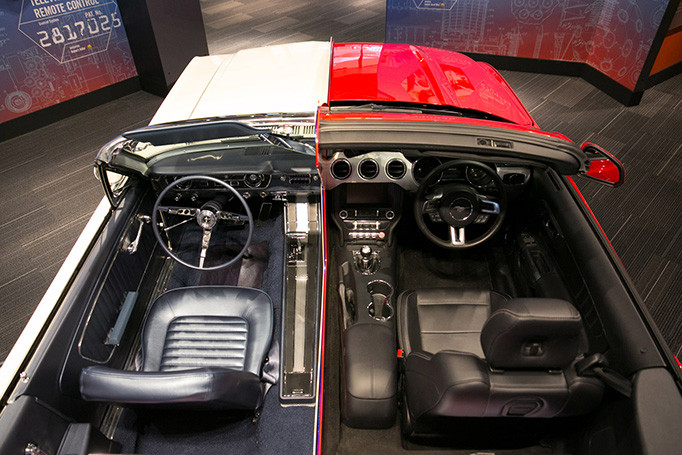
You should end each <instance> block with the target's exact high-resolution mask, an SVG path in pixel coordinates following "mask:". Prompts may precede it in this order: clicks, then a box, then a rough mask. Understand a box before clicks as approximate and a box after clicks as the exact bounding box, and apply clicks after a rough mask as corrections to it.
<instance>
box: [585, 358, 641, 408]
mask: <svg viewBox="0 0 682 455" xmlns="http://www.w3.org/2000/svg"><path fill="white" fill-rule="evenodd" d="M575 369H576V372H577V373H578V376H590V375H592V376H596V377H598V378H599V379H601V380H602V381H603V382H604V384H606V385H608V386H609V387H611V388H612V389H613V390H615V391H617V392H619V393H620V394H622V395H625V396H626V397H628V398H630V396H631V395H632V381H630V380H629V379H628V378H626V377H625V376H623V375H622V374H620V373H618V372H617V371H615V370H612V369H611V368H609V361H608V360H607V359H606V357H605V356H604V354H601V353H596V354H590V355H588V356H585V358H584V359H582V360H580V361H578V362H577V363H576V364H575Z"/></svg>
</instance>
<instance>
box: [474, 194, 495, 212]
mask: <svg viewBox="0 0 682 455" xmlns="http://www.w3.org/2000/svg"><path fill="white" fill-rule="evenodd" d="M478 201H479V203H480V204H481V209H480V210H481V213H488V214H490V215H499V214H500V203H499V202H497V201H495V200H493V199H492V198H490V197H489V196H482V195H479V196H478Z"/></svg>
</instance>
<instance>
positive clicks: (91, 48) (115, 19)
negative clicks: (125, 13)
mask: <svg viewBox="0 0 682 455" xmlns="http://www.w3.org/2000/svg"><path fill="white" fill-rule="evenodd" d="M136 75H137V72H136V70H135V63H134V62H133V58H132V54H131V52H130V47H129V46H128V39H127V37H126V34H125V30H124V28H123V23H122V22H121V15H120V12H119V9H118V4H117V3H116V1H113V0H0V122H6V121H8V120H12V119H14V118H17V117H19V116H22V115H25V114H28V113H30V112H34V111H37V110H39V109H42V108H45V107H48V106H52V105H54V104H57V103H60V102H62V101H66V100H69V99H71V98H74V97H76V96H79V95H83V94H85V93H89V92H91V91H93V90H97V89H100V88H102V87H106V86H108V85H111V84H114V83H116V82H120V81H123V80H125V79H129V78H131V77H134V76H136Z"/></svg>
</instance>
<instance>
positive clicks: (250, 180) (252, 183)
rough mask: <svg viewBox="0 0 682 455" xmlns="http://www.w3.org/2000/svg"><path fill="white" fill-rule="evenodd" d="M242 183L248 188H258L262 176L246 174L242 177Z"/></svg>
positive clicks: (261, 181)
mask: <svg viewBox="0 0 682 455" xmlns="http://www.w3.org/2000/svg"><path fill="white" fill-rule="evenodd" d="M244 183H246V186H248V187H250V188H258V187H259V186H260V185H261V183H263V176H262V175H260V174H248V175H246V176H244Z"/></svg>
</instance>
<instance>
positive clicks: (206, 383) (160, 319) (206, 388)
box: [80, 286, 273, 409]
mask: <svg viewBox="0 0 682 455" xmlns="http://www.w3.org/2000/svg"><path fill="white" fill-rule="evenodd" d="M272 332H273V309H272V301H271V300H270V297H269V296H268V295H267V294H266V293H264V292H262V291H260V290H257V289H251V288H240V287H233V286H198V287H189V288H179V289H174V290H172V291H169V292H166V293H165V294H163V295H161V296H160V297H159V298H158V299H157V300H156V301H155V302H154V303H153V304H152V308H151V310H150V311H149V314H148V316H147V319H146V321H145V324H144V327H143V330H142V354H143V359H144V360H143V365H142V369H141V371H120V370H115V369H112V368H108V367H103V366H91V367H88V368H85V369H84V370H83V371H82V373H81V378H80V390H81V396H82V397H83V398H84V399H85V400H89V401H108V402H116V403H123V404H135V405H149V406H154V405H163V406H174V405H175V406H179V407H191V408H202V407H206V408H228V409H255V408H257V407H259V406H260V404H261V402H262V398H263V390H264V387H263V383H262V381H261V375H262V368H263V363H264V361H265V357H266V355H267V352H268V350H269V348H270V342H271V339H272Z"/></svg>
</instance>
